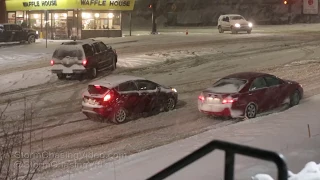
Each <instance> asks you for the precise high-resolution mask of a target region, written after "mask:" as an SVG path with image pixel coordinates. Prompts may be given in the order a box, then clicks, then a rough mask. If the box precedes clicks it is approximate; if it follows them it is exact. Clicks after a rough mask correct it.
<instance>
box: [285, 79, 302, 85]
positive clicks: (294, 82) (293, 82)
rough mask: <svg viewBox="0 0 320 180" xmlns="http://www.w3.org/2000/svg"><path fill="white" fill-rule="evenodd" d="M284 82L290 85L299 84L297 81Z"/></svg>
mask: <svg viewBox="0 0 320 180" xmlns="http://www.w3.org/2000/svg"><path fill="white" fill-rule="evenodd" d="M284 81H285V82H286V83H288V84H299V83H298V82H296V81H292V80H287V79H284Z"/></svg>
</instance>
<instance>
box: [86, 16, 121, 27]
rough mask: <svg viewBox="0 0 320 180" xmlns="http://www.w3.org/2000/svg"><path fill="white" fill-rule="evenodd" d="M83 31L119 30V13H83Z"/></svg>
mask: <svg viewBox="0 0 320 180" xmlns="http://www.w3.org/2000/svg"><path fill="white" fill-rule="evenodd" d="M82 29H83V30H121V20H120V12H118V13H114V12H103V13H101V12H83V13H82Z"/></svg>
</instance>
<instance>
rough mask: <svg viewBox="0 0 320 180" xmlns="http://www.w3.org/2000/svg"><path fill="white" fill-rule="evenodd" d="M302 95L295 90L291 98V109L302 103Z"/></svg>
mask: <svg viewBox="0 0 320 180" xmlns="http://www.w3.org/2000/svg"><path fill="white" fill-rule="evenodd" d="M300 99H301V97H300V93H299V91H298V90H295V91H294V93H293V94H292V95H291V96H290V104H289V105H290V107H293V106H296V105H298V104H299V103H300Z"/></svg>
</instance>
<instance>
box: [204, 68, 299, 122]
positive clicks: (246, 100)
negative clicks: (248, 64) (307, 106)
mask: <svg viewBox="0 0 320 180" xmlns="http://www.w3.org/2000/svg"><path fill="white" fill-rule="evenodd" d="M302 97H303V88H302V86H301V85H300V84H299V83H297V82H295V81H290V80H284V79H280V78H278V77H276V76H274V75H271V74H266V73H258V72H242V73H236V74H231V75H229V76H226V77H224V78H222V79H220V80H219V81H217V82H216V83H214V84H213V85H212V87H210V88H207V89H206V90H204V91H202V93H201V94H200V96H199V97H198V109H199V111H200V112H203V113H205V114H209V115H214V116H224V117H233V118H234V117H246V118H255V117H256V115H257V114H259V113H262V112H266V111H269V110H272V109H275V108H278V107H280V106H282V105H284V104H289V106H290V107H292V106H295V105H297V104H299V102H300V99H301V98H302Z"/></svg>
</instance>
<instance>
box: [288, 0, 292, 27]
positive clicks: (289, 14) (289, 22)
mask: <svg viewBox="0 0 320 180" xmlns="http://www.w3.org/2000/svg"><path fill="white" fill-rule="evenodd" d="M291 18H292V0H289V4H288V24H291Z"/></svg>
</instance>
